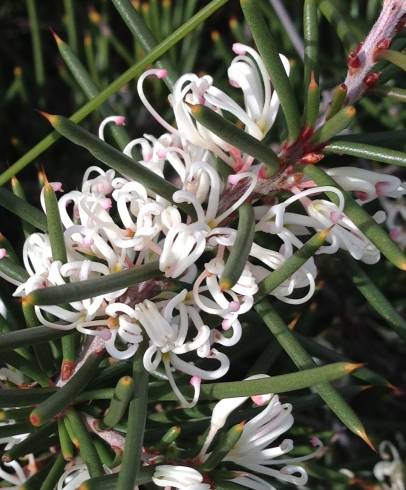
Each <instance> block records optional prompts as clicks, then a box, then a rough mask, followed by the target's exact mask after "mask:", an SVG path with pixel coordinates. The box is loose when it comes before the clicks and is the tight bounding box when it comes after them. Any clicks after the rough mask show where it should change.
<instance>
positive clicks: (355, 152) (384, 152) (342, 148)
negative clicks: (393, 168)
mask: <svg viewBox="0 0 406 490" xmlns="http://www.w3.org/2000/svg"><path fill="white" fill-rule="evenodd" d="M323 153H327V154H330V153H333V154H337V155H350V156H353V157H357V158H365V159H366V160H373V161H374V162H380V163H387V164H389V165H398V166H399V167H406V152H403V151H397V150H391V149H390V148H384V147H381V146H374V145H368V144H366V143H356V142H353V141H335V142H332V143H330V144H329V145H327V146H325V147H324V148H323Z"/></svg>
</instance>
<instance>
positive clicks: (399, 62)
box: [379, 49, 406, 71]
mask: <svg viewBox="0 0 406 490" xmlns="http://www.w3.org/2000/svg"><path fill="white" fill-rule="evenodd" d="M379 57H380V58H382V59H384V60H386V61H390V62H391V63H393V64H394V65H396V66H398V67H399V68H401V69H402V70H403V71H406V54H405V53H399V52H398V51H393V50H391V49H387V50H386V51H383V52H382V53H379Z"/></svg>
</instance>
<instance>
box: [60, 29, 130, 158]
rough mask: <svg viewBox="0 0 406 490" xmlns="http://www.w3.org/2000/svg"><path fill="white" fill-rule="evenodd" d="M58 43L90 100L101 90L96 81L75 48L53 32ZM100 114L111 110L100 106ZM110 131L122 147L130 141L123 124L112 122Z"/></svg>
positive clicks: (69, 66) (104, 115)
mask: <svg viewBox="0 0 406 490" xmlns="http://www.w3.org/2000/svg"><path fill="white" fill-rule="evenodd" d="M53 35H54V38H55V41H56V44H57V46H58V50H59V52H60V54H61V56H62V59H63V60H64V62H65V63H66V65H67V67H68V68H69V71H70V72H71V74H72V76H73V78H74V79H75V80H76V82H77V83H78V85H79V87H80V88H81V89H82V91H83V93H84V94H85V95H86V97H87V98H88V99H89V100H92V99H93V98H95V97H97V94H98V93H99V90H98V88H97V86H96V85H95V83H94V82H93V80H92V78H91V76H90V74H89V73H88V72H87V70H86V68H85V67H84V66H83V65H82V63H81V61H80V60H79V58H78V57H77V55H76V54H75V53H74V50H72V49H71V48H70V46H68V45H67V44H66V43H65V42H64V41H62V39H61V38H60V37H59V36H57V35H56V34H55V33H53ZM99 111H100V114H101V115H102V116H103V117H107V116H109V115H111V111H110V112H109V111H108V109H107V108H106V107H105V106H103V105H102V106H100V107H99ZM110 131H111V133H112V135H113V138H114V139H115V141H116V143H117V144H118V145H119V147H120V148H121V149H123V148H124V147H125V145H126V144H127V143H128V142H129V137H128V135H127V133H126V131H125V129H124V128H123V127H122V126H117V125H116V124H112V125H111V126H110Z"/></svg>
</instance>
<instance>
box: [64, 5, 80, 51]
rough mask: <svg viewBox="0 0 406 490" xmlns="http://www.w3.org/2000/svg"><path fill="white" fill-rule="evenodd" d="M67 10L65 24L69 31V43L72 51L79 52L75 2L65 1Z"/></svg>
mask: <svg viewBox="0 0 406 490" xmlns="http://www.w3.org/2000/svg"><path fill="white" fill-rule="evenodd" d="M63 5H64V8H65V23H66V28H67V31H68V42H69V46H70V47H71V49H72V51H73V52H75V53H77V52H78V33H77V30H76V19H75V0H63Z"/></svg>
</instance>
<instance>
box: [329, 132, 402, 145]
mask: <svg viewBox="0 0 406 490" xmlns="http://www.w3.org/2000/svg"><path fill="white" fill-rule="evenodd" d="M337 141H351V142H356V143H374V144H376V145H385V146H395V145H404V143H405V141H406V129H405V130H400V131H378V132H376V133H352V134H343V135H342V136H336V137H335V138H334V139H333V140H332V143H336V142H337Z"/></svg>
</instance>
